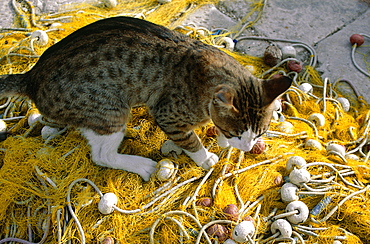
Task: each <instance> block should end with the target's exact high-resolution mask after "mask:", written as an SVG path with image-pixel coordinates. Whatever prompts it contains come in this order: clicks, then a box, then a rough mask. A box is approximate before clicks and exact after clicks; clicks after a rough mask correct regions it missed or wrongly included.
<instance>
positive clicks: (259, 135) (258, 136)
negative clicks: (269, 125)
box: [254, 130, 267, 140]
mask: <svg viewBox="0 0 370 244" xmlns="http://www.w3.org/2000/svg"><path fill="white" fill-rule="evenodd" d="M266 132H267V130H265V131H264V132H262V133H260V134H258V135H257V136H256V137H255V138H254V140H257V139H258V138H260V137H261V136H262V135H263V134H265V133H266Z"/></svg>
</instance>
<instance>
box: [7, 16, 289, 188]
mask: <svg viewBox="0 0 370 244" xmlns="http://www.w3.org/2000/svg"><path fill="white" fill-rule="evenodd" d="M291 83H292V80H291V79H290V78H289V77H285V76H279V77H276V78H273V79H268V80H262V79H257V78H256V77H254V76H252V75H251V74H250V72H249V71H248V70H247V69H246V68H245V67H243V66H242V65H241V64H239V63H238V62H237V61H236V60H235V59H233V58H232V57H231V56H229V55H227V54H226V53H224V52H223V51H221V50H219V49H218V48H215V47H213V46H210V45H207V44H204V43H202V42H200V41H197V40H194V39H191V38H189V37H187V36H185V35H183V34H181V33H178V32H176V31H172V30H169V29H167V28H165V27H163V26H159V25H156V24H153V23H151V22H148V21H145V20H141V19H136V18H130V17H112V18H107V19H103V20H99V21H97V22H95V23H92V24H89V25H87V26H85V27H83V28H81V29H79V30H77V31H75V32H74V33H72V34H70V35H69V36H67V37H65V38H64V39H62V40H61V41H60V42H58V43H56V44H54V45H53V46H51V47H50V48H48V49H47V50H46V51H45V52H44V53H43V54H42V55H41V57H40V58H39V60H38V62H37V63H36V64H35V65H34V67H33V68H32V69H31V70H30V71H28V72H26V73H24V74H12V75H2V76H1V77H0V94H1V95H2V96H10V95H25V96H28V97H29V98H30V99H31V100H32V101H33V102H34V103H35V105H36V107H37V108H38V109H39V111H40V113H41V114H43V115H44V116H45V117H46V118H48V119H51V120H53V121H55V122H58V123H61V124H66V125H69V126H72V127H76V128H78V129H79V130H80V131H81V133H82V135H84V136H85V138H86V139H87V141H88V143H89V145H90V147H91V155H92V160H93V161H94V162H95V163H96V164H98V165H101V166H106V167H110V168H115V169H122V170H126V171H129V172H133V173H137V174H139V175H140V176H141V177H142V178H143V179H144V180H145V181H148V180H149V179H150V177H151V174H152V173H153V172H154V171H155V169H156V165H157V163H156V162H154V161H153V160H151V159H148V158H144V157H139V156H134V155H125V154H119V153H118V151H117V150H118V147H119V145H120V143H121V141H122V140H123V138H124V132H125V127H126V123H127V120H128V118H129V113H130V109H131V107H133V106H135V105H139V104H146V106H147V107H148V109H149V112H150V113H151V115H152V116H153V118H154V119H155V122H156V123H157V124H158V126H159V127H160V128H161V129H162V130H163V131H164V132H165V133H166V135H167V136H168V138H169V139H171V140H173V141H174V142H175V144H176V145H178V146H179V147H181V148H182V149H183V151H184V152H185V153H186V154H187V155H188V156H189V157H190V158H191V159H192V160H193V161H194V162H195V163H196V164H197V165H198V166H200V167H203V168H204V169H209V168H210V167H212V166H213V165H214V164H215V163H217V161H218V157H217V155H215V154H213V153H211V152H208V151H207V149H206V148H205V147H204V146H203V145H202V143H201V142H200V140H199V138H198V136H197V135H196V134H195V133H194V129H195V128H197V127H199V126H201V125H205V124H206V123H208V122H209V121H210V120H212V121H213V123H214V124H215V126H216V127H217V129H218V130H219V131H220V134H221V136H223V137H224V138H225V139H226V141H227V142H229V143H230V145H231V146H234V147H236V148H238V149H240V150H244V151H249V150H251V148H252V146H253V145H254V143H255V142H256V140H257V138H258V137H260V136H261V135H262V134H263V133H265V132H266V130H267V129H268V127H269V123H270V120H271V116H272V112H273V110H274V106H275V105H274V100H275V99H276V98H277V97H278V96H280V95H281V94H282V93H284V92H285V91H286V90H287V89H288V88H289V87H290V85H291Z"/></svg>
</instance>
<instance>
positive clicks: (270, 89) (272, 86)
mask: <svg viewBox="0 0 370 244" xmlns="http://www.w3.org/2000/svg"><path fill="white" fill-rule="evenodd" d="M292 81H293V80H292V79H291V78H289V77H287V76H282V75H277V76H276V77H273V78H271V79H268V80H263V81H262V87H263V90H264V93H265V96H264V104H265V105H268V104H270V103H272V102H273V101H274V100H275V98H277V97H278V96H280V95H281V94H283V93H284V92H286V91H287V90H288V89H289V87H290V86H291V85H292Z"/></svg>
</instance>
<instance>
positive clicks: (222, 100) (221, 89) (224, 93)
mask: <svg viewBox="0 0 370 244" xmlns="http://www.w3.org/2000/svg"><path fill="white" fill-rule="evenodd" d="M234 96H235V90H234V89H233V88H231V87H230V86H227V85H219V86H217V87H216V89H215V96H214V99H213V102H214V103H216V104H218V105H220V106H222V107H225V108H227V109H231V110H232V111H234V112H238V110H237V109H236V108H235V107H234V103H233V102H234Z"/></svg>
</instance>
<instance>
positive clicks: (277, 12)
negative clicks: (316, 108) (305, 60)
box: [185, 0, 370, 103]
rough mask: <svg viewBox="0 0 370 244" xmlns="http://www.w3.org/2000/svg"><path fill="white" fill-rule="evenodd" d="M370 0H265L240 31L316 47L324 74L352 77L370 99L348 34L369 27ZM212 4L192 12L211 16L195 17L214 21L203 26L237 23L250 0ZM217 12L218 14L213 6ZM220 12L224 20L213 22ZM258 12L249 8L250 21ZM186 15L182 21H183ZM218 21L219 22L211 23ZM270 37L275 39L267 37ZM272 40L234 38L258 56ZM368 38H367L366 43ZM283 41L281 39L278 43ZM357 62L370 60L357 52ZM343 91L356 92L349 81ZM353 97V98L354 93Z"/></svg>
mask: <svg viewBox="0 0 370 244" xmlns="http://www.w3.org/2000/svg"><path fill="white" fill-rule="evenodd" d="M369 6H370V5H369V1H361V0H353V1H347V0H325V1H321V0H310V1H307V0H297V1H291V0H274V1H267V4H266V5H265V7H264V9H263V13H262V17H261V18H260V19H259V20H258V21H257V22H256V23H255V24H254V25H253V26H252V27H251V28H247V29H246V30H245V31H244V32H243V34H242V35H244V36H260V37H266V38H278V39H287V40H296V41H301V42H304V43H307V44H309V45H310V46H312V47H313V48H314V49H315V50H316V56H317V59H318V64H317V66H316V68H317V70H318V71H319V72H320V73H321V74H322V76H323V77H324V78H325V77H328V78H329V79H330V81H331V82H334V81H336V80H340V79H346V80H350V81H351V82H352V83H353V85H354V86H355V87H356V88H357V90H358V92H359V93H360V94H361V95H362V96H364V98H365V100H366V101H367V102H368V103H370V92H368V91H369V86H370V80H369V77H367V76H366V75H364V74H362V73H361V72H360V71H358V70H357V69H356V68H355V67H354V66H353V64H352V61H351V56H350V53H351V45H350V43H349V37H350V36H351V35H352V34H355V33H367V34H369V31H370V16H369V11H370V10H369ZM209 9H210V7H203V8H200V9H198V10H197V11H196V12H195V13H194V15H195V16H202V12H203V14H204V16H209V17H211V20H207V22H204V21H203V22H201V21H199V22H198V23H199V25H202V24H207V23H213V25H212V24H210V25H208V26H204V27H208V28H210V27H213V28H214V27H219V28H228V27H227V26H229V24H230V23H237V22H238V21H239V20H241V19H243V17H244V16H246V14H248V13H249V11H251V10H252V5H251V4H250V3H249V2H248V1H244V0H235V1H221V2H220V4H219V5H218V6H216V10H215V9H212V14H209ZM217 10H218V11H220V13H218V14H216V12H217ZM221 13H222V14H223V15H222V18H223V19H226V20H225V23H227V24H224V25H223V24H222V22H221V23H220V22H219V21H217V22H216V20H218V19H219V18H220V16H221ZM256 15H257V14H256V13H255V14H252V15H251V16H250V18H249V19H247V20H246V22H247V21H253V19H255V18H256ZM197 19H199V17H198V18H193V16H192V15H190V16H189V17H188V19H187V20H186V21H187V22H191V21H193V22H197ZM186 21H185V22H186ZM214 23H217V24H218V26H215V24H214ZM271 42H273V41H271ZM271 42H266V41H259V40H248V41H243V43H238V45H237V47H236V48H237V51H240V52H243V53H247V54H249V55H253V56H262V55H263V52H264V50H265V48H266V47H267V46H268V45H269V43H271ZM369 42H370V39H367V43H369ZM277 45H280V46H283V45H285V44H284V43H277ZM360 49H361V50H362V52H363V53H367V55H370V54H369V46H365V45H364V46H363V47H362V48H359V49H358V50H360ZM356 57H357V62H358V63H359V65H360V66H361V67H363V69H366V64H365V62H368V63H369V62H370V61H369V59H370V58H369V57H366V58H367V60H366V59H364V58H363V55H359V54H357V55H356ZM340 86H341V87H342V89H341V92H343V93H347V95H348V96H351V97H352V98H353V97H354V93H353V92H352V89H350V88H349V86H346V85H343V86H342V85H340ZM352 100H353V101H354V100H356V99H352Z"/></svg>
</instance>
